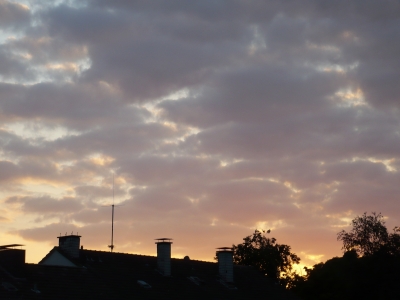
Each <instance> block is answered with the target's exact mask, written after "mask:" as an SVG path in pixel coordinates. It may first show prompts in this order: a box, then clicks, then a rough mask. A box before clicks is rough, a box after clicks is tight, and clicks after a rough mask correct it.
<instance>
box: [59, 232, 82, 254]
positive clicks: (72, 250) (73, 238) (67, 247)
mask: <svg viewBox="0 0 400 300" xmlns="http://www.w3.org/2000/svg"><path fill="white" fill-rule="evenodd" d="M58 239H59V240H58V247H59V248H60V249H61V250H62V251H63V252H65V254H68V255H69V256H70V257H71V258H78V257H79V244H80V242H81V236H80V235H74V234H71V235H65V236H59V237H58Z"/></svg>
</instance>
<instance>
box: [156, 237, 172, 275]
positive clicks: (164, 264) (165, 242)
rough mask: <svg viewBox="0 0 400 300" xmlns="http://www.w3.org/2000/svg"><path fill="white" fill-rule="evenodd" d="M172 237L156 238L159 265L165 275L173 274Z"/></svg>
mask: <svg viewBox="0 0 400 300" xmlns="http://www.w3.org/2000/svg"><path fill="white" fill-rule="evenodd" d="M171 240H172V239H169V238H160V239H156V241H157V242H156V244H157V267H158V270H159V271H160V272H161V274H163V275H164V276H171V244H172V242H171Z"/></svg>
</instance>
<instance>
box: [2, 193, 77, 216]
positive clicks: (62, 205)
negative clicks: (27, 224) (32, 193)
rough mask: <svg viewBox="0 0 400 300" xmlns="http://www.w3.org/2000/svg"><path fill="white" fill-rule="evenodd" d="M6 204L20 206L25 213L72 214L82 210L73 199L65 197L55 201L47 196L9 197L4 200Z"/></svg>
mask: <svg viewBox="0 0 400 300" xmlns="http://www.w3.org/2000/svg"><path fill="white" fill-rule="evenodd" d="M6 203H8V204H14V203H17V204H20V205H21V210H22V211H24V212H27V213H38V214H48V213H57V214H64V213H72V212H74V211H78V210H80V209H82V207H83V206H82V204H81V203H80V202H79V201H77V199H75V198H70V197H65V198H62V199H55V198H51V197H48V196H42V197H10V198H8V199H7V200H6Z"/></svg>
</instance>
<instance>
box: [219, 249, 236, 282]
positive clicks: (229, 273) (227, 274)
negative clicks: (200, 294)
mask: <svg viewBox="0 0 400 300" xmlns="http://www.w3.org/2000/svg"><path fill="white" fill-rule="evenodd" d="M216 256H217V258H218V270H219V276H220V277H221V279H222V280H223V281H225V282H233V251H232V248H229V247H221V248H217V253H216Z"/></svg>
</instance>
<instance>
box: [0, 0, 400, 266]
mask: <svg viewBox="0 0 400 300" xmlns="http://www.w3.org/2000/svg"><path fill="white" fill-rule="evenodd" d="M399 53H400V2H398V1H397V0H396V1H394V0H393V1H391V0H382V1H372V0H359V1H358V0H350V1H349V0H338V1H319V0H304V1H291V0H289V1H281V0H230V1H223V0H212V1H209V0H202V1H184V0H169V1H155V0H154V1H153V0H146V1H133V0H130V1H127V0H126V1H122V0H113V1H106V0H79V1H74V0H59V1H44V0H25V1H23V0H15V1H9V0H0V223H1V226H0V244H2V245H4V244H12V243H21V244H24V245H25V246H24V249H26V251H27V261H28V262H33V263H37V262H38V261H39V260H40V259H41V258H43V257H44V256H45V255H46V254H47V253H48V252H49V251H50V250H51V249H52V247H53V246H56V245H58V239H57V237H58V236H59V235H60V234H61V235H65V234H66V233H67V234H70V233H74V234H79V235H81V236H82V238H81V244H82V245H83V246H84V248H87V249H95V250H103V251H108V248H107V245H109V244H110V239H111V207H110V206H109V205H111V204H112V203H113V201H114V203H115V204H116V205H117V204H118V205H121V206H116V207H115V224H114V230H115V231H114V244H115V251H117V252H126V253H139V254H146V255H155V253H156V247H155V244H154V239H155V238H162V237H168V238H173V239H174V240H173V245H172V255H173V256H174V257H184V256H185V255H188V256H189V257H190V258H192V259H199V260H208V261H212V260H213V257H214V255H215V248H217V247H223V246H231V245H232V244H238V243H241V242H242V239H243V238H244V237H245V236H247V235H250V234H252V233H253V232H254V230H255V229H260V230H261V229H264V230H268V229H271V233H270V234H269V236H270V237H275V238H276V239H277V242H278V243H283V244H288V245H290V246H291V248H292V251H293V252H294V253H296V254H297V255H298V256H299V257H300V258H301V259H302V263H303V264H304V265H309V266H310V265H314V264H315V263H318V262H320V261H325V260H327V259H329V258H331V257H333V256H341V255H342V250H341V244H340V242H338V241H337V233H338V232H339V231H340V230H342V229H345V230H348V229H349V228H350V227H349V223H350V222H351V220H352V219H353V218H354V217H356V216H359V215H362V214H363V213H364V212H367V213H371V212H381V213H382V214H383V215H384V216H385V220H386V225H387V227H388V229H389V230H391V229H392V228H393V227H394V226H396V225H400V217H399V210H400V201H399V200H398V195H399V194H400V184H399V182H400V176H399V175H400V173H399V172H400V97H399V95H400V84H399V79H400V57H399ZM113 177H114V188H113ZM113 193H114V200H113Z"/></svg>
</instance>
